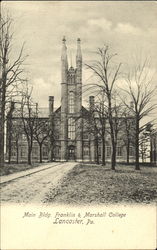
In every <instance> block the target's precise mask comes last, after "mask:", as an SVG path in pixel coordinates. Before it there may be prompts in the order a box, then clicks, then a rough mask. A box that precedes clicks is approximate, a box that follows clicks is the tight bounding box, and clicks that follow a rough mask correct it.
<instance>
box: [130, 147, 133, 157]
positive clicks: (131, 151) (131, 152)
mask: <svg viewBox="0 0 157 250" xmlns="http://www.w3.org/2000/svg"><path fill="white" fill-rule="evenodd" d="M129 155H130V156H134V149H133V147H130V148H129Z"/></svg>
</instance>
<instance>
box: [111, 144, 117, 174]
mask: <svg viewBox="0 0 157 250" xmlns="http://www.w3.org/2000/svg"><path fill="white" fill-rule="evenodd" d="M115 166H116V145H115V144H112V162H111V168H112V170H115Z"/></svg>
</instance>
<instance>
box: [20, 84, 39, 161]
mask: <svg viewBox="0 0 157 250" xmlns="http://www.w3.org/2000/svg"><path fill="white" fill-rule="evenodd" d="M31 93H32V89H31V90H29V88H28V85H27V88H26V89H25V90H24V92H23V97H22V100H21V119H22V124H23V129H24V133H25V135H26V138H27V144H28V164H29V165H31V156H32V148H33V139H34V132H35V129H36V120H37V104H35V103H33V101H32V98H31Z"/></svg>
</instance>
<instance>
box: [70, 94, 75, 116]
mask: <svg viewBox="0 0 157 250" xmlns="http://www.w3.org/2000/svg"><path fill="white" fill-rule="evenodd" d="M74 103H75V96H74V92H72V91H71V92H70V93H69V113H74V112H75V111H74Z"/></svg>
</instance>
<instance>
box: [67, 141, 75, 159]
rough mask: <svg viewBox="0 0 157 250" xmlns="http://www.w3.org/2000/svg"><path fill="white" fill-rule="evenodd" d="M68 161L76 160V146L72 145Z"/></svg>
mask: <svg viewBox="0 0 157 250" xmlns="http://www.w3.org/2000/svg"><path fill="white" fill-rule="evenodd" d="M68 160H69V161H74V160H75V146H72V145H70V146H69V147H68Z"/></svg>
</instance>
